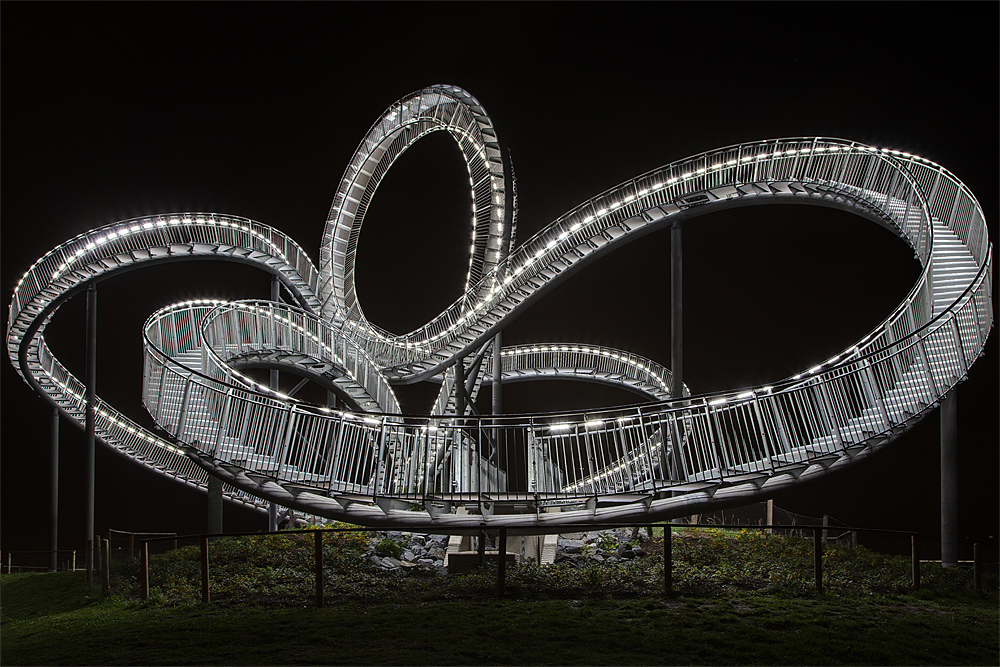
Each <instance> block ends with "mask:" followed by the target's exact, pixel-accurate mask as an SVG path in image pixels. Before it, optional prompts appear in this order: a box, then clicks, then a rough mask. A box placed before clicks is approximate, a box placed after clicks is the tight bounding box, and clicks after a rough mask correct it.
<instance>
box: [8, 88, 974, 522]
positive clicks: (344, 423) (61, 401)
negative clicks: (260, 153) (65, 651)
mask: <svg viewBox="0 0 1000 667" xmlns="http://www.w3.org/2000/svg"><path fill="white" fill-rule="evenodd" d="M432 131H446V132H448V133H449V134H450V135H451V136H452V137H454V138H455V140H456V141H457V142H458V144H459V146H460V148H461V150H462V152H463V155H464V156H465V159H466V164H467V165H468V167H469V175H470V186H471V188H472V195H473V202H474V210H473V221H472V223H473V244H472V247H471V252H470V265H469V274H468V278H467V289H466V291H465V294H464V295H463V296H462V297H461V298H460V299H459V300H457V301H456V302H455V303H454V304H452V305H451V306H450V307H449V308H447V309H446V310H445V311H444V312H443V313H441V314H440V315H438V316H437V317H435V318H434V319H433V320H431V321H430V322H428V323H427V324H426V325H425V326H423V327H421V328H420V329H417V330H415V331H412V332H410V333H408V334H405V335H395V334H390V333H388V332H385V331H381V330H379V329H378V328H377V327H375V326H373V325H371V324H370V323H368V322H367V320H366V319H365V317H364V315H363V312H362V310H361V307H360V304H359V303H358V301H357V298H356V295H355V290H354V278H353V267H354V251H355V248H356V243H357V239H358V235H359V233H360V229H361V225H362V222H363V220H364V214H365V210H366V209H367V206H368V203H369V202H370V200H371V197H372V196H373V195H374V193H375V190H376V188H377V187H378V184H379V183H380V182H381V180H382V178H383V177H384V175H385V173H386V172H387V170H388V169H389V168H390V167H391V165H392V163H393V162H394V161H395V159H396V158H397V157H398V156H399V155H400V154H401V153H402V152H403V151H405V150H406V148H407V147H409V146H410V145H412V143H413V142H414V141H416V140H418V139H419V138H420V137H422V136H424V135H425V134H427V133H428V132H432ZM513 183H514V181H513V175H512V172H511V169H510V164H509V160H507V159H506V157H505V155H504V153H503V151H502V149H501V147H500V144H499V143H498V141H497V138H496V132H495V130H494V129H493V126H492V123H491V121H490V120H489V117H488V116H487V115H486V113H485V111H484V110H483V108H482V106H481V105H480V104H479V103H478V101H476V100H475V98H473V97H472V96H471V95H469V94H468V93H466V92H465V91H463V90H461V89H459V88H455V87H453V86H434V87H430V88H427V89H424V90H421V91H418V92H416V93H414V94H412V95H409V96H407V97H405V98H403V100H401V101H400V102H398V103H397V104H395V105H393V106H392V107H390V108H389V109H388V110H387V111H386V113H385V114H384V115H383V117H382V118H381V119H380V120H379V121H378V122H377V123H376V124H375V125H374V126H373V127H372V128H371V130H370V131H369V133H368V135H367V136H366V138H365V139H364V141H363V142H362V143H361V145H360V146H359V148H358V149H357V151H356V152H355V154H354V156H353V158H352V160H351V162H350V164H349V166H348V169H347V171H346V173H345V175H344V178H343V180H342V181H341V184H340V186H339V188H338V190H337V194H336V197H335V199H334V203H333V207H332V208H331V212H330V215H329V217H328V220H327V224H326V228H325V231H324V234H323V245H322V248H321V254H320V259H321V265H320V269H319V270H317V269H316V267H315V266H314V265H313V264H312V262H311V261H310V259H309V257H308V256H307V255H306V253H305V252H304V251H303V250H302V249H301V248H300V247H299V246H298V245H297V244H296V243H295V242H294V241H292V240H291V239H290V238H288V237H287V236H285V235H284V234H282V233H281V232H280V231H278V230H275V229H273V228H270V227H268V226H266V225H262V224H260V223H256V222H253V221H250V220H246V219H243V218H238V217H235V216H228V215H220V214H212V213H185V214H176V215H161V216H149V217H144V218H138V219H135V220H128V221H124V222H119V223H115V224H112V225H107V226H105V227H101V228H98V229H95V230H92V231H90V232H87V233H86V234H82V235H80V236H78V237H76V238H74V239H71V240H69V241H67V242H65V243H63V244H61V245H59V246H58V247H56V248H55V249H53V250H52V251H51V252H49V253H48V254H46V255H45V256H44V257H42V258H41V259H39V260H38V261H37V262H36V263H35V264H34V265H33V266H32V267H31V268H30V269H29V270H28V271H27V273H25V275H24V277H23V278H22V279H21V281H20V282H19V283H18V285H17V287H16V289H15V291H14V294H13V299H12V303H11V307H10V316H9V319H8V328H7V348H8V354H9V356H10V359H11V361H12V362H13V364H14V365H15V367H16V368H17V369H18V371H19V372H20V374H21V375H22V377H23V378H24V379H25V381H26V382H27V383H28V384H29V385H30V386H31V387H32V388H33V389H34V390H35V391H37V392H39V393H40V394H41V395H43V396H45V397H46V398H48V399H49V400H50V401H51V402H53V403H54V404H55V405H57V406H58V407H59V408H60V410H61V411H62V412H63V413H64V415H65V416H67V417H68V418H70V419H73V420H75V421H77V422H80V423H82V422H83V421H84V415H85V410H86V403H85V388H84V386H83V384H82V383H81V382H80V381H79V380H77V379H76V378H75V377H74V376H73V375H72V374H70V373H69V371H68V370H67V369H66V368H65V367H63V366H62V364H60V362H59V361H58V360H57V359H56V358H55V357H54V356H53V355H52V354H51V352H50V350H49V349H48V347H47V345H46V343H45V338H44V333H45V328H46V325H47V324H48V322H49V320H50V319H51V317H52V316H53V314H54V313H55V311H56V310H57V309H58V308H59V306H60V305H61V304H62V303H64V302H65V301H66V300H67V299H69V298H71V297H72V296H74V295H75V294H77V293H79V292H80V291H81V290H82V289H85V288H86V287H87V285H89V284H91V283H93V282H96V281H99V280H103V279H105V278H108V277H110V276H112V275H115V274H117V273H120V272H123V271H127V270H131V269H137V268H141V267H143V266H146V265H147V264H149V263H156V262H162V261H178V260H190V259H215V260H226V261H239V262H244V263H250V264H253V265H255V266H258V267H260V268H261V269H263V270H265V271H268V272H270V273H272V274H274V275H276V276H278V278H279V279H280V280H281V282H282V284H283V285H284V286H285V288H286V289H287V291H288V293H289V294H290V295H291V296H292V298H293V299H294V300H295V301H296V305H294V306H292V305H288V304H278V303H271V302H260V301H258V302H239V303H218V302H208V301H198V302H188V303H183V304H177V305H175V306H171V307H169V308H166V309H163V310H161V311H159V312H157V313H155V314H153V315H152V316H151V317H150V318H149V320H148V321H147V323H146V326H145V329H144V336H145V377H144V384H143V400H144V404H145V406H146V408H147V409H148V410H149V412H150V414H151V415H152V417H153V419H154V420H155V421H156V424H157V425H158V427H159V428H158V430H156V431H155V432H154V431H148V430H146V429H144V428H142V427H140V426H139V425H138V424H136V423H135V422H133V421H131V420H130V419H128V418H127V417H126V416H124V415H122V414H121V413H119V412H118V411H117V410H116V409H115V408H114V407H113V406H111V405H108V404H106V403H105V402H103V401H100V400H98V402H97V406H96V414H95V423H96V434H97V436H98V438H100V439H101V440H102V441H103V442H104V443H106V444H107V445H108V446H110V447H113V448H115V449H117V450H119V451H120V452H122V453H124V454H126V455H128V456H130V457H132V458H133V459H134V460H136V461H138V462H140V463H142V464H144V465H146V466H149V467H150V468H152V469H154V470H157V471H159V472H161V473H162V474H164V475H167V476H169V477H172V478H174V479H177V480H178V481H181V482H184V483H187V484H190V485H193V486H195V487H199V488H203V487H205V486H206V484H207V479H208V474H213V475H216V476H218V477H221V478H222V479H224V480H225V481H227V482H228V483H229V484H230V485H232V487H233V488H232V489H230V490H228V491H227V493H228V494H229V496H230V498H231V499H233V500H238V501H241V502H245V503H247V504H250V505H256V506H263V505H264V503H265V501H266V500H273V501H276V502H278V503H280V504H283V505H286V506H289V507H295V508H298V509H301V510H304V511H306V512H310V513H315V514H319V515H323V516H327V517H331V518H338V519H345V520H348V521H351V522H355V523H360V524H367V525H380V524H383V525H388V524H392V525H396V526H400V525H409V526H413V527H425V528H426V527H433V529H434V530H436V531H439V532H461V531H465V530H472V529H478V528H479V526H480V525H481V524H483V523H486V524H487V525H489V526H507V527H512V528H518V529H521V530H524V531H536V532H545V531H548V530H554V529H557V528H558V526H560V525H564V524H570V523H580V522H583V521H585V522H616V523H618V522H625V521H629V520H660V519H666V518H671V517H674V516H682V515H685V514H690V513H692V512H694V511H700V510H702V509H704V508H707V507H710V506H721V505H727V504H740V503H745V502H748V501H749V500H750V499H752V498H755V497H761V496H767V495H771V494H774V493H775V492H777V491H779V490H781V489H783V488H786V487H788V486H789V485H793V484H796V483H800V482H802V481H805V480H808V479H811V478H815V477H816V476H818V475H822V474H825V473H826V472H828V471H831V470H835V469H838V468H841V467H843V466H846V465H850V464H852V463H854V462H856V461H858V460H860V459H862V458H864V457H865V456H866V455H868V454H869V453H871V452H873V451H875V450H877V449H878V448H880V447H883V446H885V445H886V444H888V443H889V442H891V441H893V440H895V439H896V438H897V437H898V436H899V435H900V434H901V433H903V432H904V431H906V430H907V428H909V427H910V426H911V425H913V424H914V423H915V422H916V421H918V420H919V419H920V418H922V417H923V416H925V415H926V414H927V413H928V412H929V411H931V410H932V409H933V408H935V407H936V406H937V404H938V403H939V402H940V400H941V399H942V398H943V397H944V396H945V395H946V394H947V393H948V392H949V391H950V390H951V389H952V388H953V387H954V386H955V385H956V384H958V383H959V382H961V381H962V380H963V379H964V378H965V377H966V373H967V371H968V369H969V367H970V366H971V365H972V363H974V362H975V360H976V359H977V358H978V357H979V356H980V355H981V354H982V351H983V347H984V345H985V342H986V339H987V336H988V335H989V332H990V329H991V328H992V324H993V306H992V303H993V302H992V294H991V286H992V276H991V273H992V254H991V253H992V251H991V246H990V244H989V239H988V237H987V231H986V224H985V219H984V215H983V211H982V209H981V207H980V206H979V204H978V202H977V201H976V199H975V197H974V196H973V195H972V193H971V192H969V190H968V188H966V187H965V185H963V184H962V183H961V182H960V181H959V180H958V179H957V178H955V177H954V176H953V175H952V174H951V173H949V172H948V171H947V170H946V169H944V168H943V167H940V166H938V165H937V164H934V163H933V162H931V161H929V160H926V159H923V158H920V157H917V156H913V155H908V154H905V153H900V152H898V151H892V150H887V149H880V148H873V147H870V146H866V145H863V144H858V143H856V142H850V141H844V140H839V139H825V138H796V139H778V140H769V141H761V142H754V143H748V144H741V145H738V146H731V147H727V148H722V149H717V150H713V151H709V152H706V153H703V154H700V155H697V156H694V157H691V158H688V159H685V160H681V161H679V162H675V163H673V164H670V165H667V166H665V167H662V168H660V169H656V170H654V171H651V172H649V173H647V174H643V175H641V176H638V177H636V178H634V179H632V180H629V181H627V182H625V183H623V184H621V185H619V186H617V187H615V188H612V189H611V190H608V191H607V192H605V193H602V194H600V195H598V196H596V197H594V198H593V199H590V200H588V201H586V202H584V203H583V204H581V205H579V206H577V207H576V208H574V209H572V210H571V211H569V212H568V213H566V214H565V215H563V216H562V217H560V218H559V219H558V220H556V221H554V222H552V223H551V224H550V225H548V226H547V227H546V228H545V229H543V230H542V231H541V232H539V233H538V234H536V235H535V236H533V237H532V238H530V239H528V240H527V241H525V242H523V243H522V244H521V245H519V246H517V247H514V242H513V239H514V224H515V217H516V208H517V204H516V197H515V193H514V185H513ZM781 201H790V202H796V203H806V204H815V205H819V206H828V207H836V208H841V209H846V210H849V211H852V212H854V213H856V214H858V215H860V216H862V217H864V218H867V219H869V220H871V221H873V222H875V223H877V224H880V225H882V226H884V227H886V228H888V229H889V230H891V231H892V232H894V233H895V234H896V235H898V236H899V237H900V238H901V239H902V240H903V241H905V242H906V243H907V244H908V245H909V246H910V247H911V248H912V250H913V252H914V254H915V256H916V258H917V259H918V260H919V261H920V264H921V266H922V271H921V273H920V276H919V278H918V280H917V282H916V283H915V284H914V286H913V288H912V290H911V291H910V292H909V294H908V295H907V296H906V298H905V299H904V300H903V302H902V303H900V304H899V306H898V307H897V308H896V309H895V310H894V311H893V312H891V313H888V314H887V317H886V319H885V320H884V321H883V322H882V323H881V324H880V325H879V326H878V327H876V328H875V329H874V330H873V331H871V332H870V333H869V334H868V335H866V336H865V337H864V338H862V339H861V340H859V341H857V342H856V343H855V344H854V345H852V346H850V347H849V348H848V349H846V350H844V351H843V352H842V353H840V354H838V355H836V356H835V357H834V358H832V359H830V360H829V361H827V362H826V363H824V364H821V365H819V366H817V367H815V368H811V369H808V370H805V371H803V372H802V373H799V374H797V375H795V376H794V377H791V378H788V379H787V380H785V381H783V382H780V383H775V384H774V385H772V386H767V387H753V388H746V389H739V390H734V391H730V392H721V393H717V394H711V395H699V396H692V395H690V394H685V396H683V397H681V398H679V399H675V400H668V399H667V398H666V396H667V388H668V387H669V385H670V377H669V371H667V370H666V369H664V368H662V367H661V366H659V365H658V364H656V363H655V362H653V361H651V360H646V359H642V358H640V357H637V356H635V355H632V354H630V353H627V352H623V351H620V350H611V349H607V348H598V347H594V346H585V345H574V344H569V343H567V344H558V345H556V344H547V345H538V346H522V347H519V348H505V349H504V350H503V353H502V355H501V359H502V363H503V368H502V369H501V370H502V374H503V376H504V378H505V380H512V379H528V378H532V377H539V376H547V377H572V378H577V379H588V380H592V381H597V382H606V383H611V384H618V385H620V386H624V387H626V388H630V389H632V390H633V391H636V392H637V393H640V394H641V395H643V396H644V397H646V398H647V399H649V401H650V402H648V403H645V404H642V405H641V406H640V407H633V408H628V409H624V408H621V409H608V410H604V411H597V412H590V413H588V414H580V413H567V414H563V415H553V414H546V415H534V416H531V415H528V416H523V415H522V416H497V417H491V416H477V415H456V414H455V407H454V401H453V400H452V399H453V396H454V385H455V377H456V374H455V365H456V363H458V362H459V361H460V360H464V361H462V363H463V370H464V371H465V372H464V373H463V376H464V377H466V378H467V386H468V388H469V389H470V393H473V394H474V393H475V392H476V391H478V389H479V387H480V385H481V383H482V382H483V381H484V378H488V374H489V367H490V364H491V363H492V361H491V358H490V355H487V354H485V352H486V350H487V346H488V345H489V344H490V341H491V339H492V338H493V335H494V334H495V333H496V332H497V331H500V330H501V329H502V328H503V327H504V326H505V324H506V323H507V322H509V321H510V319H512V318H514V317H516V316H517V315H519V314H520V313H521V312H523V311H524V309H526V308H528V307H530V305H531V304H532V303H533V302H534V301H535V300H536V299H537V298H538V297H539V296H541V295H542V294H544V293H545V292H546V291H547V290H549V289H551V288H552V287H554V286H555V285H557V284H559V283H560V282H562V281H564V280H566V279H568V278H569V277H570V276H572V275H573V274H574V273H575V272H576V271H577V270H580V269H582V268H584V267H586V266H587V265H588V264H589V263H591V262H593V261H595V260H596V259H597V258H599V257H601V256H603V255H604V254H606V253H608V252H613V251H614V250H615V249H616V248H619V247H621V246H622V245H624V244H625V243H627V242H629V241H632V240H635V239H636V238H638V237H640V236H642V235H645V234H648V233H651V232H654V231H656V230H658V229H662V228H664V227H666V226H669V225H670V224H672V223H673V222H674V221H676V220H680V219H690V218H694V217H696V216H699V215H702V214H705V213H708V212H711V211H715V210H719V209H723V208H730V207H738V206H746V205H753V204H760V203H769V202H781ZM255 366H256V367H266V368H281V369H286V370H289V371H292V372H295V373H297V374H299V375H304V376H306V377H308V378H310V379H312V380H314V381H316V382H319V383H320V384H323V385H324V386H326V387H327V388H328V389H329V390H331V391H335V392H337V393H338V394H340V395H341V396H342V397H343V398H344V400H345V401H346V402H347V404H348V405H351V406H352V407H353V408H355V410H356V411H337V410H331V409H327V408H322V407H318V406H314V405H310V404H306V403H302V402H298V401H295V400H294V399H291V398H289V397H287V396H283V395H281V394H280V393H277V392H273V391H270V390H268V389H266V388H264V387H261V386H259V385H256V384H255V383H253V382H252V381H250V380H249V379H248V378H246V377H245V376H244V375H242V374H241V373H240V369H241V368H245V367H255ZM423 380H435V381H439V382H441V384H442V391H441V394H440V397H439V400H438V402H437V403H436V405H435V408H434V410H433V413H432V415H430V416H421V417H417V416H402V415H399V414H398V413H399V405H398V402H397V400H396V398H395V395H394V393H393V390H392V386H391V385H393V384H403V383H411V382H418V381H423ZM459 506H465V507H466V508H467V509H469V510H470V511H471V513H470V514H462V513H455V512H454V510H455V508H457V507H459Z"/></svg>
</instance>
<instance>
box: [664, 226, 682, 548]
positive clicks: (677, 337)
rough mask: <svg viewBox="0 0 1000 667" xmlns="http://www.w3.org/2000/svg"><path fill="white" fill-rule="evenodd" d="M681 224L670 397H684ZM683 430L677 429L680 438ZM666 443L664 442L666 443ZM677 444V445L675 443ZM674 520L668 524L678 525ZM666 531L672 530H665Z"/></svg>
mask: <svg viewBox="0 0 1000 667" xmlns="http://www.w3.org/2000/svg"><path fill="white" fill-rule="evenodd" d="M681 257H682V255H681V224H680V222H678V221H676V220H675V221H674V223H673V224H672V225H671V226H670V374H671V381H670V397H671V398H680V397H681V396H683V395H684V283H683V281H682V278H683V265H682V263H681ZM680 431H681V429H677V431H675V433H677V435H678V437H680ZM665 442H666V441H664V443H665ZM675 444H676V443H675ZM665 458H666V457H664V459H665ZM679 521H680V519H674V520H673V521H671V522H668V523H677V522H679ZM664 530H665V531H667V530H670V529H669V527H668V528H664Z"/></svg>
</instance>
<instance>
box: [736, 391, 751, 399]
mask: <svg viewBox="0 0 1000 667" xmlns="http://www.w3.org/2000/svg"><path fill="white" fill-rule="evenodd" d="M751 396H753V392H752V391H745V392H743V393H742V394H739V395H738V396H737V397H736V398H738V399H741V400H742V399H745V398H750V397H751Z"/></svg>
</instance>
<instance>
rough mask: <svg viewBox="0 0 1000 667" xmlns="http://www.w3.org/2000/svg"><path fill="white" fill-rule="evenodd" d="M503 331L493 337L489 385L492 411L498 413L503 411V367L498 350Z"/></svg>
mask: <svg viewBox="0 0 1000 667" xmlns="http://www.w3.org/2000/svg"><path fill="white" fill-rule="evenodd" d="M502 339H503V332H500V331H498V332H497V335H496V336H494V337H493V385H492V387H491V390H492V392H491V397H492V399H493V409H492V413H493V414H495V415H499V414H501V413H502V412H503V368H502V367H501V365H500V364H501V359H500V351H501V348H502V347H503V340H502Z"/></svg>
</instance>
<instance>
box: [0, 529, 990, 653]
mask: <svg viewBox="0 0 1000 667" xmlns="http://www.w3.org/2000/svg"><path fill="white" fill-rule="evenodd" d="M385 539H386V538H385V537H384V536H383V537H380V538H378V539H376V540H371V539H369V538H368V537H367V536H366V535H364V534H359V533H352V534H341V535H331V534H327V535H326V539H325V540H324V556H325V566H326V567H325V571H324V578H325V593H326V606H325V607H324V608H322V609H318V608H315V607H314V606H312V605H313V594H314V588H313V585H314V579H313V562H314V561H313V539H312V535H287V536H285V535H266V536H262V537H252V538H251V537H242V538H223V539H219V540H217V541H215V542H213V543H212V544H211V546H210V560H211V563H212V589H211V591H212V599H213V601H212V602H211V603H209V604H207V605H206V604H202V603H200V602H198V601H197V600H198V599H199V596H200V591H201V588H200V569H199V552H198V548H197V547H184V548H181V549H177V550H175V551H172V552H168V553H166V554H163V555H159V556H155V557H152V558H151V564H150V583H151V586H152V591H151V592H152V596H151V599H150V600H149V601H147V602H142V601H139V600H138V599H137V598H138V588H137V585H136V575H137V573H138V567H137V564H136V563H135V562H134V561H123V562H118V563H116V564H115V567H114V568H113V576H112V594H111V595H109V596H104V595H101V594H99V593H98V592H96V591H92V590H89V589H87V588H86V586H85V584H84V583H83V580H82V573H65V574H35V575H5V576H4V577H3V579H2V584H3V590H2V603H3V610H2V622H3V626H2V627H3V629H2V633H3V642H2V645H0V651H2V654H0V662H2V663H3V664H10V665H14V664H144V665H151V664H622V663H632V664H691V663H696V664H996V662H997V660H998V652H1000V645H998V639H997V632H996V630H997V624H998V619H1000V614H998V605H997V601H998V598H997V590H996V576H995V575H993V576H991V577H989V578H987V581H986V586H987V589H988V590H987V592H985V593H981V594H979V595H976V594H973V593H972V592H971V575H970V573H969V572H967V571H963V570H959V569H942V568H940V567H936V566H929V565H926V564H925V565H924V567H923V581H922V588H921V590H920V591H919V592H913V591H911V590H910V563H909V559H907V558H900V557H895V556H885V555H882V554H878V553H875V552H873V551H870V550H867V549H863V548H859V549H850V548H843V547H829V548H828V549H827V550H826V553H825V556H824V567H825V572H824V584H825V589H826V590H825V592H824V593H822V594H816V593H815V590H814V586H813V579H812V542H811V540H802V539H797V538H785V537H777V536H769V535H766V534H763V533H759V532H756V531H747V532H741V533H729V534H726V533H722V532H717V531H700V532H699V534H697V535H695V536H689V537H675V538H674V549H673V553H674V584H675V586H674V588H675V594H674V595H673V596H670V597H664V596H663V595H662V576H663V570H662V567H663V560H662V556H661V555H659V554H657V553H655V551H656V547H657V546H658V544H657V541H653V542H646V543H645V544H644V545H643V547H644V552H645V553H647V554H649V555H646V556H643V557H637V558H634V559H632V560H629V561H627V562H619V563H614V564H601V563H596V562H584V561H578V562H577V563H576V564H574V563H573V562H569V561H567V562H563V563H558V564H555V565H548V566H537V565H521V566H516V567H510V568H509V569H508V572H507V579H506V598H505V599H504V600H498V599H497V598H496V570H495V569H492V568H490V567H487V568H486V569H484V570H481V571H477V572H473V573H470V574H464V575H446V576H442V575H441V574H440V571H439V570H436V569H434V568H427V567H412V568H407V569H399V570H393V571H387V570H385V569H383V568H382V567H381V566H380V565H379V564H378V561H377V560H376V559H375V558H373V557H372V556H373V554H376V551H377V550H379V549H381V550H382V551H383V553H384V552H385V551H386V550H390V551H391V549H390V548H389V546H388V545H386V544H385V543H384V542H385ZM650 552H652V553H650ZM376 555H377V554H376Z"/></svg>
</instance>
